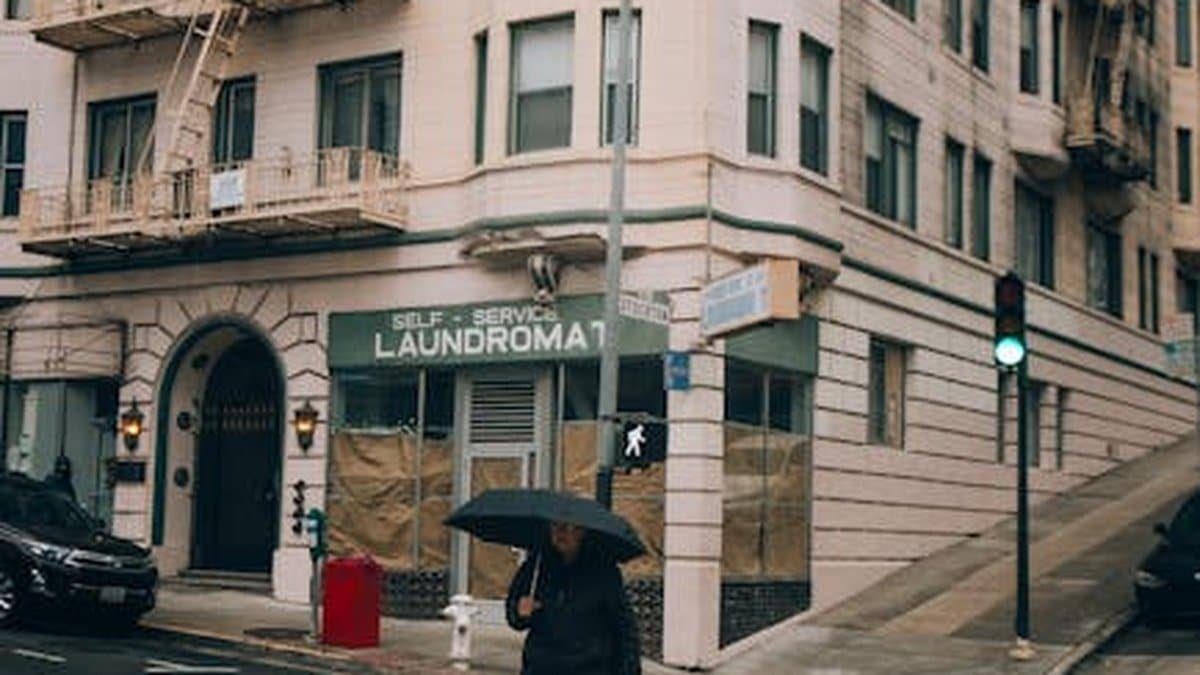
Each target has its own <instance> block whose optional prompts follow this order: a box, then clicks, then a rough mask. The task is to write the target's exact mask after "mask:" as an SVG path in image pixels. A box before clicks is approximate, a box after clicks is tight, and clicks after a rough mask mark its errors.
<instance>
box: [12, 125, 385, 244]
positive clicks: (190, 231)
mask: <svg viewBox="0 0 1200 675" xmlns="http://www.w3.org/2000/svg"><path fill="white" fill-rule="evenodd" d="M407 179H408V170H407V165H405V164H403V163H402V162H400V161H399V160H398V159H397V158H395V157H392V156H389V155H384V154H381V153H378V152H372V151H368V150H363V149H360V148H332V149H327V150H321V151H318V152H317V153H315V154H313V155H311V156H308V157H294V158H286V157H284V158H274V159H262V160H250V161H246V162H241V163H238V164H234V165H230V166H217V167H204V168H200V169H195V170H189V171H184V172H180V173H177V174H175V175H170V176H150V175H141V176H134V177H129V178H121V179H113V178H101V179H96V180H92V181H89V182H87V183H86V184H83V185H78V186H74V187H55V188H41V189H29V190H25V191H23V192H22V195H21V218H20V240H21V244H22V246H23V247H24V248H25V249H26V250H29V251H33V252H40V253H45V254H48V255H60V254H65V253H67V252H68V249H69V251H70V253H71V254H72V255H77V254H79V253H80V252H84V253H86V252H87V250H97V251H109V252H111V251H112V250H119V249H120V248H121V247H127V248H128V247H131V246H133V242H137V246H136V248H146V247H148V246H149V245H151V244H153V243H156V242H157V243H160V244H162V245H174V244H177V243H178V242H180V241H182V240H186V239H188V238H191V237H194V236H197V235H200V234H205V235H214V234H215V235H217V236H220V234H221V233H223V232H224V233H229V234H233V235H239V236H242V237H244V236H246V235H253V236H261V237H270V236H297V235H299V236H303V235H311V234H328V233H332V232H346V231H348V230H378V229H380V228H382V229H386V230H402V229H403V228H404V226H405V224H406V222H407V203H406V198H405V188H406V183H407Z"/></svg>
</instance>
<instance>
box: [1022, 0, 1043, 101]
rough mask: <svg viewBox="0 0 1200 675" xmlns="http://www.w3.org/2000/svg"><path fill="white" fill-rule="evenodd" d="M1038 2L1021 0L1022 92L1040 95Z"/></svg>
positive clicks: (1035, 0) (1036, 0)
mask: <svg viewBox="0 0 1200 675" xmlns="http://www.w3.org/2000/svg"><path fill="white" fill-rule="evenodd" d="M1038 4H1039V3H1038V0H1021V91H1023V92H1025V93H1026V94H1036V93H1038V11H1039V7H1038Z"/></svg>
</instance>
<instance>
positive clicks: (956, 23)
mask: <svg viewBox="0 0 1200 675" xmlns="http://www.w3.org/2000/svg"><path fill="white" fill-rule="evenodd" d="M944 2H945V8H944V10H943V11H944V13H945V19H946V34H945V40H946V46H947V47H949V48H950V49H953V50H954V51H956V52H961V51H962V32H963V8H962V4H963V0H944Z"/></svg>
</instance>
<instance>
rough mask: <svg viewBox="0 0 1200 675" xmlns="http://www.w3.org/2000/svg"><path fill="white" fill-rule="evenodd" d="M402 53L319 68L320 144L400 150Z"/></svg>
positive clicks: (388, 152)
mask: <svg viewBox="0 0 1200 675" xmlns="http://www.w3.org/2000/svg"><path fill="white" fill-rule="evenodd" d="M400 71H401V58H400V55H398V54H396V55H391V56H384V57H379V58H372V59H366V60H362V61H354V62H350V63H339V64H333V65H328V66H323V67H322V68H321V114H320V122H321V138H320V140H321V143H320V145H321V147H322V148H363V149H367V150H374V151H375V152H379V153H383V154H385V155H390V156H393V157H394V156H396V155H398V154H399V153H400Z"/></svg>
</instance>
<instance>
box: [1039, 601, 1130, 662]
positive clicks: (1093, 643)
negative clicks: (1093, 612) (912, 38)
mask: <svg viewBox="0 0 1200 675" xmlns="http://www.w3.org/2000/svg"><path fill="white" fill-rule="evenodd" d="M1137 614H1138V612H1137V609H1136V608H1135V607H1133V606H1130V607H1126V608H1125V609H1123V610H1121V611H1120V612H1117V613H1116V614H1114V615H1112V616H1110V617H1109V618H1108V620H1107V621H1105V622H1104V623H1103V624H1101V625H1100V627H1099V628H1097V629H1096V630H1094V631H1092V633H1091V634H1090V635H1088V636H1087V638H1085V639H1084V641H1083V642H1080V643H1079V644H1077V645H1075V646H1074V647H1072V648H1071V649H1069V650H1068V651H1067V653H1066V654H1063V655H1062V656H1061V657H1060V658H1059V659H1058V661H1057V662H1056V663H1055V664H1054V666H1053V667H1051V668H1050V670H1047V671H1046V675H1068V674H1069V673H1070V672H1071V671H1073V670H1075V667H1076V666H1078V665H1079V664H1081V663H1083V662H1084V660H1086V659H1087V658H1088V657H1089V656H1091V655H1092V654H1094V653H1095V652H1096V651H1097V650H1098V649H1100V647H1102V646H1103V645H1104V644H1105V643H1106V642H1108V641H1109V640H1111V639H1112V638H1113V636H1114V635H1116V634H1117V633H1119V632H1121V631H1122V630H1124V629H1125V628H1126V627H1128V626H1129V624H1131V623H1133V620H1134V619H1135V618H1137Z"/></svg>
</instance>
